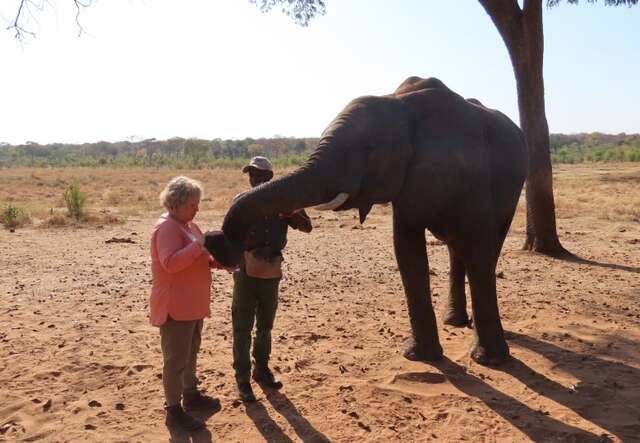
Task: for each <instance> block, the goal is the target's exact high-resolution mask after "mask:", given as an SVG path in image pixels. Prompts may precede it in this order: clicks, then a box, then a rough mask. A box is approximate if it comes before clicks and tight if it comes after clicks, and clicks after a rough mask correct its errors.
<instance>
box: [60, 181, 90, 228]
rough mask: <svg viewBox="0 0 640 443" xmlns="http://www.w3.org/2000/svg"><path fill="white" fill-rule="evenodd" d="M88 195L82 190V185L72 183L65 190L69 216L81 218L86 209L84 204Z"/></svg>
mask: <svg viewBox="0 0 640 443" xmlns="http://www.w3.org/2000/svg"><path fill="white" fill-rule="evenodd" d="M86 200H87V196H86V195H85V194H84V193H83V192H82V191H80V185H78V184H77V183H72V184H70V185H69V187H67V189H66V190H65V191H64V202H65V203H66V205H67V213H68V215H69V217H71V218H73V219H75V220H79V219H80V217H81V216H82V213H83V211H84V204H85V202H86Z"/></svg>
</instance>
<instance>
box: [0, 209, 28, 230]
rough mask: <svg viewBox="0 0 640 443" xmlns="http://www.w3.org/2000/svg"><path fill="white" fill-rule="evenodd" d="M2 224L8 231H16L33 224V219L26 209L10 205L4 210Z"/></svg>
mask: <svg viewBox="0 0 640 443" xmlns="http://www.w3.org/2000/svg"><path fill="white" fill-rule="evenodd" d="M0 222H2V224H3V225H4V227H5V228H7V229H15V228H17V227H20V226H24V225H26V224H29V223H31V217H30V216H29V214H27V213H26V212H25V211H24V209H22V208H19V207H17V206H14V205H12V204H9V205H7V206H5V207H4V208H3V209H2V213H1V214H0Z"/></svg>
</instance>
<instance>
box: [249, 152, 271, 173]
mask: <svg viewBox="0 0 640 443" xmlns="http://www.w3.org/2000/svg"><path fill="white" fill-rule="evenodd" d="M251 168H255V169H259V170H261V171H271V172H273V166H271V162H270V161H269V159H268V158H267V157H262V156H260V155H259V156H257V157H253V158H252V159H251V161H250V162H249V164H248V165H246V166H245V167H244V168H242V172H243V173H246V172H248V171H249V169H251Z"/></svg>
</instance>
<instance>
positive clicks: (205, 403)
mask: <svg viewBox="0 0 640 443" xmlns="http://www.w3.org/2000/svg"><path fill="white" fill-rule="evenodd" d="M182 404H183V405H184V409H185V410H187V411H196V410H203V409H204V410H208V411H215V410H217V409H220V400H218V399H217V398H213V397H209V396H208V395H204V394H202V393H200V392H198V391H195V392H185V393H184V394H182Z"/></svg>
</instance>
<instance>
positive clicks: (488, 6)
mask: <svg viewBox="0 0 640 443" xmlns="http://www.w3.org/2000/svg"><path fill="white" fill-rule="evenodd" d="M478 1H479V2H480V4H481V5H482V7H484V9H485V11H487V14H489V17H491V20H492V21H493V23H494V25H495V26H496V28H497V29H498V32H499V33H500V36H501V37H502V39H503V40H504V42H505V43H506V45H507V48H508V47H509V46H511V45H512V44H513V43H514V42H515V41H516V40H517V39H519V38H520V33H521V29H522V28H521V24H520V21H521V20H522V10H521V9H520V6H519V5H518V1H517V0H478Z"/></svg>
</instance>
